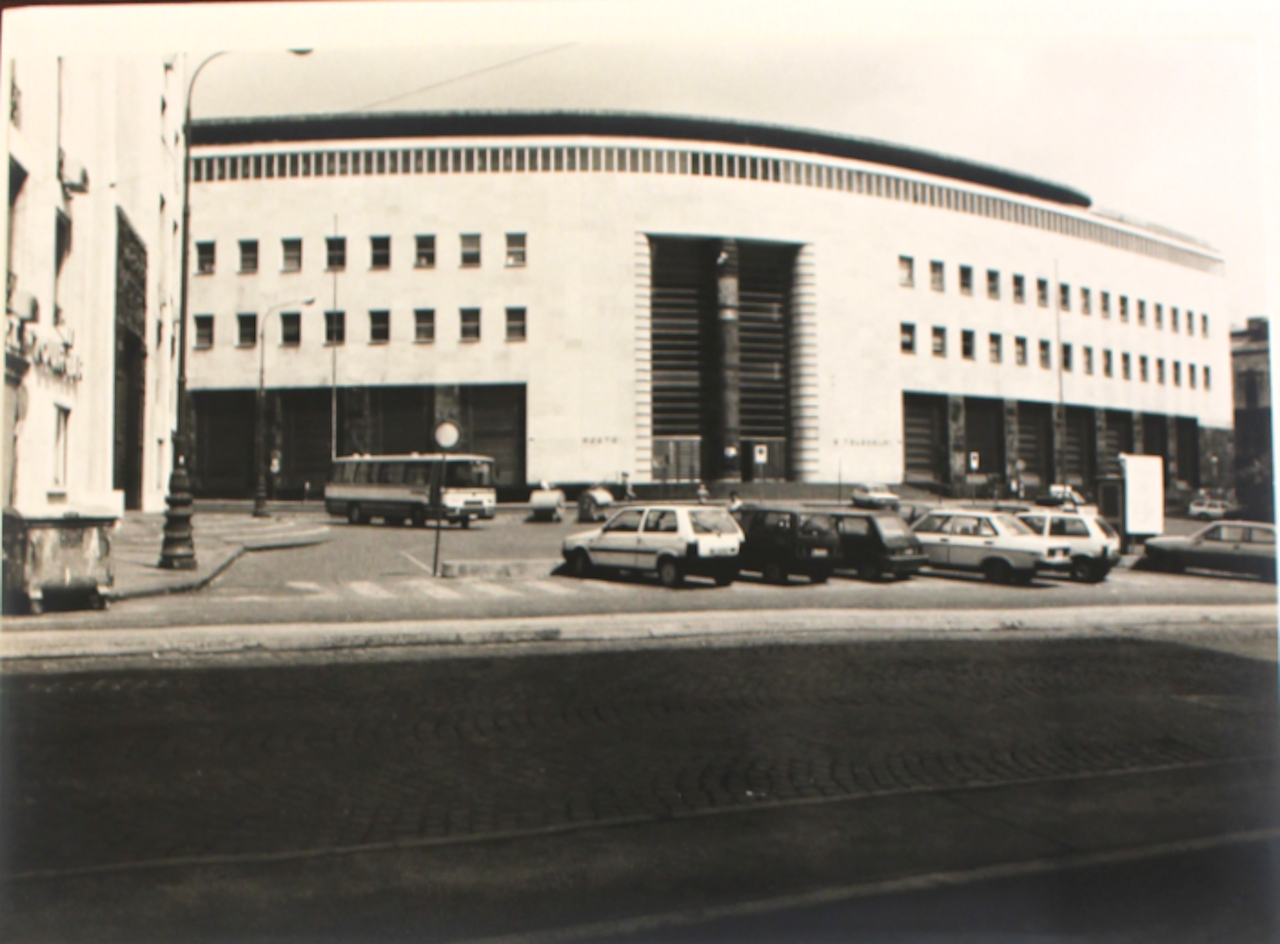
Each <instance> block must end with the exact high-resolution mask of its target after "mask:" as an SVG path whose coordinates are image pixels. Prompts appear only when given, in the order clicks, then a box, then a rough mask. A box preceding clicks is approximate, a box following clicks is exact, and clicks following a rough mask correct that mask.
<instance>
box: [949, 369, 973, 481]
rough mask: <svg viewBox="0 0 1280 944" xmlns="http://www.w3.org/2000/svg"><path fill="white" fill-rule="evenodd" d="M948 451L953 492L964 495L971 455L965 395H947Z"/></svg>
mask: <svg viewBox="0 0 1280 944" xmlns="http://www.w3.org/2000/svg"><path fill="white" fill-rule="evenodd" d="M947 452H948V454H949V455H950V456H951V494H952V495H964V494H965V482H966V476H967V475H968V474H969V455H968V452H967V451H966V447H965V436H964V397H962V396H958V395H956V394H954V393H952V394H948V395H947Z"/></svg>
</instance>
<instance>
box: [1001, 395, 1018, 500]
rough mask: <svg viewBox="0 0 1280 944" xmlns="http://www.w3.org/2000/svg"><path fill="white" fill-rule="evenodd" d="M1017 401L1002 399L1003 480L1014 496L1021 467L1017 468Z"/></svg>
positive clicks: (1016, 494) (1015, 495)
mask: <svg viewBox="0 0 1280 944" xmlns="http://www.w3.org/2000/svg"><path fill="white" fill-rule="evenodd" d="M1018 461H1019V456H1018V401H1017V400H1005V401H1004V480H1005V482H1006V484H1007V485H1008V490H1009V493H1010V496H1011V497H1014V498H1016V497H1017V496H1018V491H1019V488H1018V486H1019V483H1020V482H1021V480H1022V469H1020V468H1018Z"/></svg>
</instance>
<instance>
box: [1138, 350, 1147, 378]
mask: <svg viewBox="0 0 1280 944" xmlns="http://www.w3.org/2000/svg"><path fill="white" fill-rule="evenodd" d="M1138 379H1139V380H1141V381H1142V382H1143V383H1146V382H1147V355H1145V354H1143V355H1142V356H1141V357H1139V358H1138Z"/></svg>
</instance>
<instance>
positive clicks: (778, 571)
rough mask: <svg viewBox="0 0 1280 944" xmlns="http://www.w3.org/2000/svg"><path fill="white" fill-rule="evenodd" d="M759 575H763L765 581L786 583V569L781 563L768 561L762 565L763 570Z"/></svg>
mask: <svg viewBox="0 0 1280 944" xmlns="http://www.w3.org/2000/svg"><path fill="white" fill-rule="evenodd" d="M761 576H763V577H764V582H765V583H786V582H787V569H786V568H785V567H783V566H782V565H781V564H775V563H773V562H772V561H770V562H769V563H768V564H765V565H764V570H763V571H762V572H761Z"/></svg>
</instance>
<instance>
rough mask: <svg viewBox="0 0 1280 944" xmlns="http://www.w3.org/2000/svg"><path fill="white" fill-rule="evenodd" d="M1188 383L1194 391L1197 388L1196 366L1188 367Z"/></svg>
mask: <svg viewBox="0 0 1280 944" xmlns="http://www.w3.org/2000/svg"><path fill="white" fill-rule="evenodd" d="M1187 383H1188V384H1189V385H1190V386H1191V389H1192V390H1194V389H1195V388H1196V365H1195V364H1188V365H1187Z"/></svg>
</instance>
